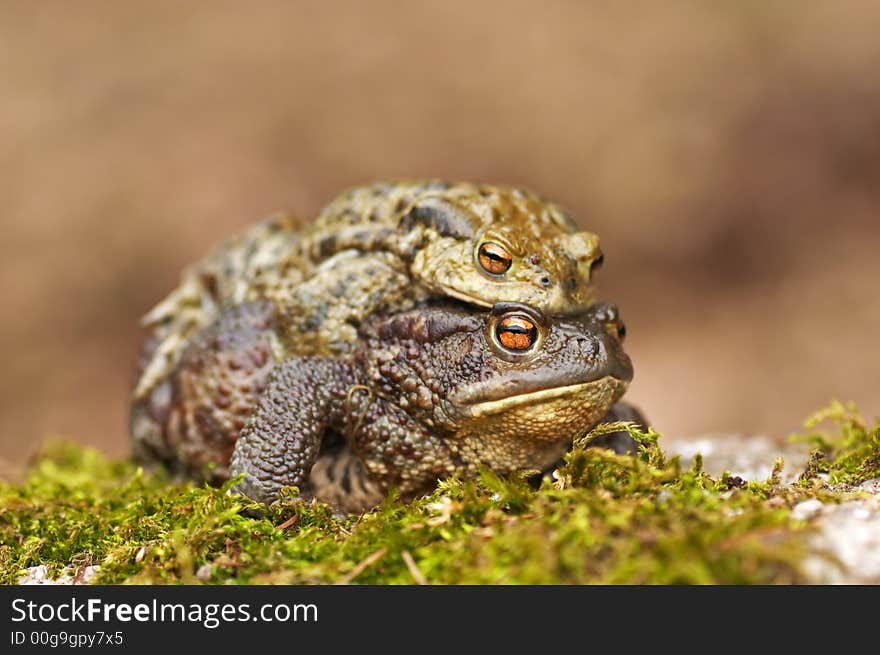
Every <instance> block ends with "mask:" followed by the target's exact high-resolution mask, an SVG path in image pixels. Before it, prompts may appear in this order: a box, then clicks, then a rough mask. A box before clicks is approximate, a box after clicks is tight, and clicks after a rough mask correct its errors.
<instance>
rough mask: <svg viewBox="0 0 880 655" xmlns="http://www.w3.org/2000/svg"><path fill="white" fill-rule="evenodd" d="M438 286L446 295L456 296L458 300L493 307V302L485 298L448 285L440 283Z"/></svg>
mask: <svg viewBox="0 0 880 655" xmlns="http://www.w3.org/2000/svg"><path fill="white" fill-rule="evenodd" d="M437 286H438V288H439V289H440V291H442V292H443V294H444V295H446V296H449V297H450V298H455V299H456V300H460V301H462V302H464V303H467V304H469V305H476V306H478V307H489V308H491V307H492V303H490V302H486V301H485V300H484V299H483V298H478V297H477V296H472V295H470V294H467V293H463V292H461V291H457V290H456V289H453V288H452V287H447V286H445V285H443V284H438V285H437Z"/></svg>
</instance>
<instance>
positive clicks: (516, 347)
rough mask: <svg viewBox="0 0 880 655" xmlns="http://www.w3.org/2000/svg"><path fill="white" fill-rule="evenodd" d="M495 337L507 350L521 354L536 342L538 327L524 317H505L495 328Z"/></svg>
mask: <svg viewBox="0 0 880 655" xmlns="http://www.w3.org/2000/svg"><path fill="white" fill-rule="evenodd" d="M495 337H496V338H497V339H498V343H500V344H501V345H502V346H504V347H505V348H507V350H512V351H514V352H523V351H525V350H528V349H529V348H531V347H532V346H533V345H535V342H536V341H537V340H538V326H537V325H535V323H534V322H533V321H532V320H531V319H529V318H526V317H525V316H507V317H505V318H502V319H501V320H500V321H498V325H496V326H495Z"/></svg>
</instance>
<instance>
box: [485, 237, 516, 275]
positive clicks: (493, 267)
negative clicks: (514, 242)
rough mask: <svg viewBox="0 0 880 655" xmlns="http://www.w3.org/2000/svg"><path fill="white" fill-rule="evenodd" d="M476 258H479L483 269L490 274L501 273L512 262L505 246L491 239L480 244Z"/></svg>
mask: <svg viewBox="0 0 880 655" xmlns="http://www.w3.org/2000/svg"><path fill="white" fill-rule="evenodd" d="M477 259H479V260H480V266H482V267H483V270H485V271H486V272H487V273H491V274H492V275H503V274H504V273H506V272H507V269H509V268H510V265H511V264H512V263H513V259H512V258H511V256H510V253H509V252H508V251H507V248H505V247H504V246H500V245H498V244H497V243H492V242H491V241H487V242H486V243H484V244H482V245H481V246H480V249H479V251H478V252H477Z"/></svg>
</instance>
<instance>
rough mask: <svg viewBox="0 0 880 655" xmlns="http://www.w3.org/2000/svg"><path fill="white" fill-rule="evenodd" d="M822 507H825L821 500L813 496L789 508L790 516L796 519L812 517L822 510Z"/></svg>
mask: <svg viewBox="0 0 880 655" xmlns="http://www.w3.org/2000/svg"><path fill="white" fill-rule="evenodd" d="M823 507H825V504H824V503H823V502H822V501H821V500H817V499H815V498H811V499H810V500H805V501H803V502H800V503H798V504H797V505H795V506H794V507H792V508H791V518H793V519H798V520H805V519H810V518H813V517H814V516H815V515H816V514H818V513H819V512H821V511H822V508H823Z"/></svg>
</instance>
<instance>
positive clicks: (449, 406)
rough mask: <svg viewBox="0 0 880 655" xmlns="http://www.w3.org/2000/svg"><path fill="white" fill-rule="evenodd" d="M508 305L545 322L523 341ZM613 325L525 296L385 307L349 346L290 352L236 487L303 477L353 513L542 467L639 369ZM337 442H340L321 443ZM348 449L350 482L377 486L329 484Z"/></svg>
mask: <svg viewBox="0 0 880 655" xmlns="http://www.w3.org/2000/svg"><path fill="white" fill-rule="evenodd" d="M511 316H513V317H525V318H526V319H528V320H530V321H532V322H533V324H534V325H536V326H537V340H536V341H535V342H534V343H535V345H534V346H533V347H532V348H531V349H528V350H527V351H525V352H512V351H510V350H508V349H505V348H504V347H503V346H502V345H501V344H500V343H499V342H498V340H497V339H496V338H494V337H493V335H496V334H497V327H498V325H499V322H500V321H503V320H505V319H507V318H509V317H511ZM609 319H610V320H609ZM618 332H619V323H618V322H617V321H616V312H614V311H613V310H612V309H609V308H608V306H598V307H597V309H596V310H595V311H592V312H591V313H588V314H586V315H584V316H582V317H580V318H578V319H565V320H563V319H554V320H549V319H547V318H546V317H544V316H543V315H542V314H540V313H538V312H536V311H535V310H533V309H531V308H529V307H527V306H524V305H520V304H516V303H504V304H500V305H498V306H497V307H496V308H495V310H493V312H492V313H491V314H488V315H487V314H486V313H481V312H475V311H474V310H470V309H466V308H461V307H452V306H440V307H428V308H419V309H417V310H413V311H410V312H403V313H399V314H397V315H394V316H392V317H390V318H385V319H377V320H375V321H373V322H370V323H369V324H367V325H365V326H364V328H363V330H362V335H363V338H362V340H361V341H360V342H359V345H358V346H357V348H356V350H355V351H354V352H353V353H352V354H350V355H345V356H338V357H294V358H289V359H287V360H285V361H283V362H281V363H280V364H279V365H278V366H277V367H276V368H275V369H274V370H273V372H272V374H271V375H270V377H269V380H268V384H267V388H266V391H265V393H264V394H263V395H262V396H261V398H260V400H259V403H258V405H257V407H256V409H255V412H254V415H253V416H252V418H251V419H250V420H249V421H248V423H247V424H246V426H245V427H244V429H243V430H242V432H241V437H240V438H239V440H238V441H237V443H236V445H235V449H234V453H233V457H232V463H231V466H230V469H231V473H232V474H233V475H235V474H238V473H243V474H244V479H243V481H242V482H241V484H240V486H239V487H238V488H237V489H238V490H239V491H241V492H242V493H244V494H246V495H247V496H249V497H251V498H254V499H256V500H259V501H262V502H267V503H269V502H273V501H275V500H277V498H278V492H279V491H280V490H281V488H282V487H284V486H288V485H295V486H299V487H300V488H303V489H305V490H306V491H307V493H311V494H312V495H316V496H318V497H319V498H322V499H327V498H326V497H327V496H328V495H331V496H333V500H334V501H336V502H337V504H340V505H341V506H342V507H343V508H344V509H347V510H349V511H355V510H358V509H364V508H365V507H368V506H369V505H370V504H373V503H375V502H376V501H377V500H378V498H379V497H381V494H382V493H383V492H385V491H386V490H387V489H389V488H391V487H394V488H397V489H398V490H399V491H400V493H401V494H402V495H403V496H404V497H407V498H408V497H412V496H414V495H416V494H418V493H420V492H422V491H424V490H426V489H428V488H429V487H430V486H431V485H433V484H434V483H435V482H436V480H437V479H438V478H441V477H444V476H447V475H450V474H453V473H458V474H462V475H465V476H470V475H474V474H475V473H476V472H477V470H478V468H479V467H487V468H490V469H492V470H495V471H497V472H499V473H509V472H511V471H515V470H521V469H546V468H547V467H550V466H552V465H553V464H554V463H555V462H557V461H558V459H559V458H560V457H561V455H562V454H563V453H564V452H565V450H566V449H567V448H568V447H569V446H570V445H571V442H572V440H573V439H574V438H575V437H577V436H579V435H581V434H583V433H584V432H585V431H586V430H588V429H589V428H590V427H592V426H593V425H595V424H596V423H597V422H599V421H600V420H601V419H602V418H603V416H605V415H606V414H607V413H608V411H609V409H611V408H612V405H614V403H615V402H616V401H617V400H618V399H619V398H620V396H621V395H622V394H623V392H624V391H625V389H626V387H627V384H628V382H629V380H630V379H631V378H632V366H631V363H630V361H629V358H628V357H627V356H626V354H625V353H624V352H623V350H622V347H621V343H620V339H619V334H618ZM612 418H613V417H612ZM340 438H341V439H344V446H343V447H342V449H341V450H340V449H339V447H338V444H339V440H340ZM328 441H329V442H330V443H335V444H336V447H335V450H333V449H328V450H327V451H326V452H325V453H324V454H323V455H322V446H324V445H325V442H328ZM346 448H347V449H348V450H349V451H350V453H351V454H353V456H354V457H351V456H350V455H346V454H341V453H344V452H345V450H346ZM340 457H342V458H346V457H347V458H348V459H340ZM340 461H342V462H343V464H342V468H344V469H345V470H344V472H343V474H342V477H344V478H347V479H348V486H349V487H357V488H358V489H360V490H364V489H366V490H367V491H368V492H369V493H367V492H366V491H365V492H364V493H363V494H361V495H360V496H358V497H357V498H351V497H348V498H346V494H345V493H343V492H340V491H339V489H338V485H336V487H334V480H333V479H332V478H333V475H330V473H332V469H333V463H334V462H340ZM337 477H338V476H337ZM343 484H345V483H344V482H343ZM322 487H326V488H327V489H324V490H322Z"/></svg>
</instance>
